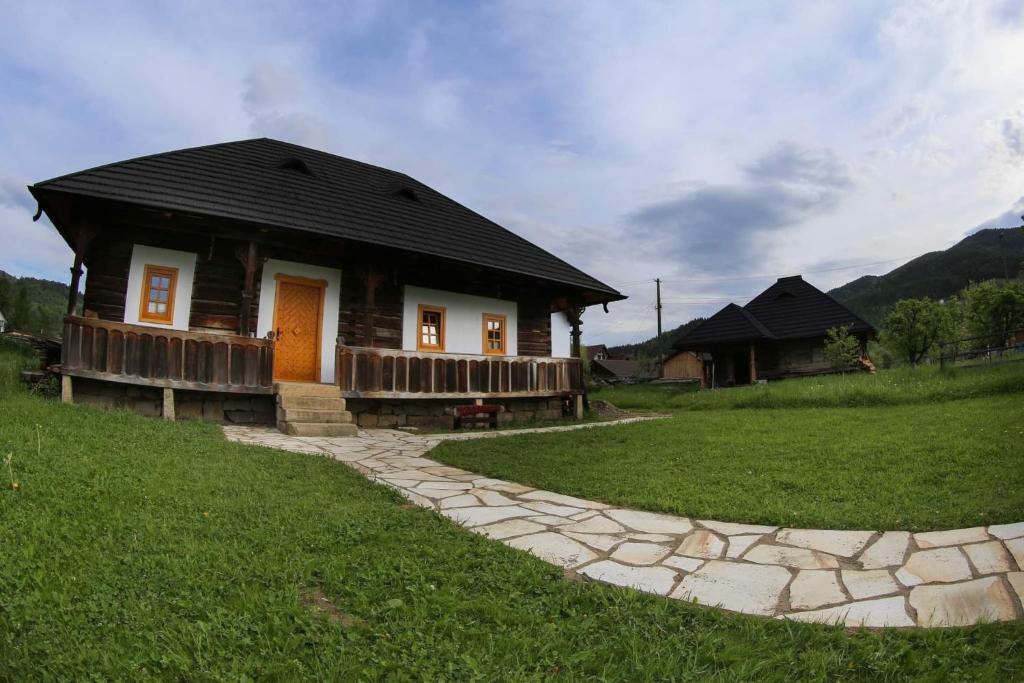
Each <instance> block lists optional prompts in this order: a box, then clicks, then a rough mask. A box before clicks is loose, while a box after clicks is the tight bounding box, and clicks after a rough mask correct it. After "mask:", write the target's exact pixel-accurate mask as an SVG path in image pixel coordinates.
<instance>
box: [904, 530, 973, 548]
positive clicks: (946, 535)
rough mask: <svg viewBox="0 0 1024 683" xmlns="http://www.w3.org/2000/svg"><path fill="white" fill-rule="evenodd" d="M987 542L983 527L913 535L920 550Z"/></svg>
mask: <svg viewBox="0 0 1024 683" xmlns="http://www.w3.org/2000/svg"><path fill="white" fill-rule="evenodd" d="M987 540H989V538H988V534H987V533H985V527H982V526H976V527H971V528H970V529H950V530H949V531H926V532H924V533H917V534H914V541H916V542H917V547H918V548H920V549H921V550H926V549H928V548H940V547H943V546H948V545H963V544H965V543H977V542H979V541H987Z"/></svg>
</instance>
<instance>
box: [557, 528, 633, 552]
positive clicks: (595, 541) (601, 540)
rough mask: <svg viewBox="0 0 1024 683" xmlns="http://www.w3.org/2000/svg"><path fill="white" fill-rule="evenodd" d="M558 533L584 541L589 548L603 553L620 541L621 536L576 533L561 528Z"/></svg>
mask: <svg viewBox="0 0 1024 683" xmlns="http://www.w3.org/2000/svg"><path fill="white" fill-rule="evenodd" d="M559 533H564V534H565V535H566V536H568V537H570V538H574V539H576V540H577V541H579V542H581V543H586V544H587V545H589V546H590V547H591V548H595V549H597V550H600V551H601V552H605V553H606V552H608V551H609V550H611V549H612V548H614V547H615V546H617V545H618V544H620V543H622V537H621V536H612V535H611V534H578V533H576V532H575V531H563V530H561V529H560V530H559Z"/></svg>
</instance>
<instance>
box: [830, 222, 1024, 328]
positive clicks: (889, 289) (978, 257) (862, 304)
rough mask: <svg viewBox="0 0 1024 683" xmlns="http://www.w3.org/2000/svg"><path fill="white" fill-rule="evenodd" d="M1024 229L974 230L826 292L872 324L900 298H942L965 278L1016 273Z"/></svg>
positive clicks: (958, 287) (1023, 249) (1023, 252)
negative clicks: (945, 245) (880, 272)
mask: <svg viewBox="0 0 1024 683" xmlns="http://www.w3.org/2000/svg"><path fill="white" fill-rule="evenodd" d="M1022 261H1024V230H1021V229H1020V228H1004V229H997V228H992V229H987V230H980V231H978V232H976V233H974V234H973V235H971V236H969V237H967V238H965V239H963V240H961V241H960V242H958V243H956V244H954V245H953V246H952V247H950V248H949V249H946V250H945V251H933V252H930V253H928V254H925V255H923V256H918V257H917V258H915V259H914V260H912V261H909V262H907V263H905V264H903V265H902V266H900V267H899V268H896V269H895V270H893V271H891V272H889V273H886V274H885V275H865V276H864V277H861V278H857V279H856V280H854V281H853V282H849V283H847V284H845V285H843V286H842V287H837V288H835V289H833V290H831V291H830V292H829V294H830V295H831V296H833V297H834V298H835V299H836V300H838V301H840V302H842V303H843V304H845V305H846V306H847V307H848V308H849V309H850V310H852V311H854V312H856V313H857V314H858V315H860V316H861V317H863V318H866V319H867V320H868V321H869V322H871V323H872V324H874V325H875V326H878V325H879V324H880V323H881V321H882V319H883V318H884V317H885V314H886V312H887V311H888V310H889V308H891V307H892V305H893V304H895V303H896V302H897V301H899V300H900V299H917V298H921V297H925V296H927V297H930V298H932V299H948V298H949V297H951V296H953V295H954V294H956V293H957V292H959V291H960V290H961V289H963V288H964V287H966V286H967V285H968V284H970V283H971V282H979V281H981V280H990V279H992V278H1002V277H1011V278H1012V277H1019V276H1020V274H1021V262H1022Z"/></svg>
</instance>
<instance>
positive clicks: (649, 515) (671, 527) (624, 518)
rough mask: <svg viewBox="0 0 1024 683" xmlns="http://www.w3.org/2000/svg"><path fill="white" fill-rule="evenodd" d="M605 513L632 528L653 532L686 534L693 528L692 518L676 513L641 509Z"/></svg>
mask: <svg viewBox="0 0 1024 683" xmlns="http://www.w3.org/2000/svg"><path fill="white" fill-rule="evenodd" d="M604 514H605V515H607V516H609V517H611V518H612V519H614V520H615V521H616V522H619V523H620V524H624V525H626V526H627V527H629V528H631V529H635V530H636V531H641V532H645V533H651V534H685V533H688V532H689V531H690V530H691V529H692V528H693V524H691V523H690V520H688V519H686V518H685V517H676V516H674V515H662V514H657V513H654V512H642V511H640V510H607V511H605V513H604Z"/></svg>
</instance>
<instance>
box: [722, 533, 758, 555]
mask: <svg viewBox="0 0 1024 683" xmlns="http://www.w3.org/2000/svg"><path fill="white" fill-rule="evenodd" d="M764 537H765V534H743V535H741V536H729V547H728V548H727V549H726V551H725V556H726V557H728V558H731V559H736V558H738V557H739V556H740V555H742V554H743V553H744V552H746V550H747V548H749V547H750V546H752V545H754V544H755V543H757V542H758V541H759V540H760V539H762V538H764Z"/></svg>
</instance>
